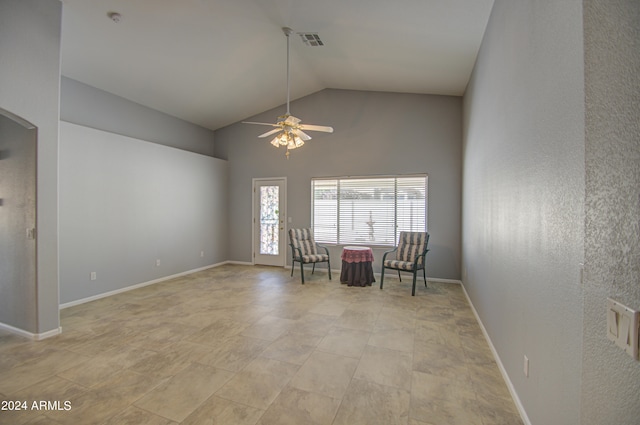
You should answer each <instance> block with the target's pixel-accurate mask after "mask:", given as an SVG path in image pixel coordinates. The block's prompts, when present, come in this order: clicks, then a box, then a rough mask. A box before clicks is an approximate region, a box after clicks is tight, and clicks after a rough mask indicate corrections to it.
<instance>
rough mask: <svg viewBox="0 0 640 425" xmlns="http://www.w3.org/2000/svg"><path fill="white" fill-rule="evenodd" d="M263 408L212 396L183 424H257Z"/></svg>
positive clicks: (182, 424)
mask: <svg viewBox="0 0 640 425" xmlns="http://www.w3.org/2000/svg"><path fill="white" fill-rule="evenodd" d="M263 413H264V411H263V410H260V409H255V408H253V407H249V406H246V405H244V404H240V403H235V402H233V401H230V400H225V399H223V398H220V397H216V396H215V395H214V396H211V397H209V399H207V400H206V401H205V402H204V403H202V404H201V405H200V407H198V408H197V409H196V410H195V411H194V412H193V413H191V414H190V415H189V416H188V417H187V418H186V419H185V420H184V421H182V422H181V425H227V424H228V425H255V424H256V422H257V421H258V419H260V416H262V414H263Z"/></svg>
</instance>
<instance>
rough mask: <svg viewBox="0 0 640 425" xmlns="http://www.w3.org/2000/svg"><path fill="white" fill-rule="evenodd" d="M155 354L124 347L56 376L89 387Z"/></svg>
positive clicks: (95, 357)
mask: <svg viewBox="0 0 640 425" xmlns="http://www.w3.org/2000/svg"><path fill="white" fill-rule="evenodd" d="M155 354H156V353H155V352H154V351H149V350H145V349H142V348H136V347H129V346H125V347H122V348H117V349H112V350H109V351H105V352H104V353H100V354H98V355H97V356H93V357H91V360H90V361H86V362H83V363H80V364H79V365H77V366H73V367H71V368H69V369H67V370H65V371H63V372H60V373H59V374H58V376H61V377H63V378H65V379H68V380H70V381H74V382H77V383H78V384H80V385H84V386H85V387H91V386H93V385H96V384H98V383H100V382H102V381H105V380H107V379H109V378H110V377H111V376H112V375H113V373H114V372H115V371H118V370H122V369H126V368H128V367H131V366H133V365H135V364H136V363H138V362H142V361H144V360H145V359H148V358H149V357H151V356H154V355H155Z"/></svg>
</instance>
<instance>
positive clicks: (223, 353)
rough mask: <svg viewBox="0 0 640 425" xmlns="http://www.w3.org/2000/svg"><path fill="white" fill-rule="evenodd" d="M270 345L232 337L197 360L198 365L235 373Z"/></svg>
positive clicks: (259, 340) (269, 342) (255, 340)
mask: <svg viewBox="0 0 640 425" xmlns="http://www.w3.org/2000/svg"><path fill="white" fill-rule="evenodd" d="M270 344H271V341H267V340H264V339H258V338H249V337H245V336H241V335H236V336H232V337H229V338H226V339H223V340H220V341H218V343H217V344H216V345H215V346H213V347H211V348H210V350H209V351H207V352H206V353H204V354H203V355H202V356H201V357H199V358H198V363H202V364H205V365H209V366H214V367H217V368H221V369H225V370H230V371H233V372H237V371H239V370H241V369H243V368H244V367H245V366H246V365H248V364H249V363H251V361H253V360H254V359H255V358H256V357H258V356H259V355H260V354H261V353H262V352H263V351H264V350H265V349H266V348H267V347H268V346H269V345H270Z"/></svg>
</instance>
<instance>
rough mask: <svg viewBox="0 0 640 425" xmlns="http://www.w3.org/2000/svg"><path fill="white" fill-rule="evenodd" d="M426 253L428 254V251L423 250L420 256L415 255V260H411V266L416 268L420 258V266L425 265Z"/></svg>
mask: <svg viewBox="0 0 640 425" xmlns="http://www.w3.org/2000/svg"><path fill="white" fill-rule="evenodd" d="M427 252H429V250H428V249H425V250H424V251H423V252H422V253H421V254H418V255H416V258H415V259H414V260H413V265H414V267H416V266H417V265H418V260H419V259H420V257H422V265H423V266H424V265H425V261H426V258H425V257H426V255H427Z"/></svg>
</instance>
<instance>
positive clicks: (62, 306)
mask: <svg viewBox="0 0 640 425" xmlns="http://www.w3.org/2000/svg"><path fill="white" fill-rule="evenodd" d="M228 263H230V262H229V261H223V262H222V263H217V264H211V265H209V266H204V267H200V268H197V269H193V270H187V271H185V272H181V273H177V274H173V275H171V276H164V277H161V278H159V279H154V280H150V281H148V282H142V283H138V284H135V285H131V286H126V287H124V288H120V289H116V290H113V291H109V292H103V293H101V294H97V295H93V296H91V297H87V298H82V299H80V300H75V301H70V302H68V303H64V304H60V310H62V309H65V308H69V307H73V306H76V305H80V304H84V303H88V302H90V301H95V300H99V299H101V298H106V297H110V296H111V295H116V294H120V293H122V292H128V291H133V290H134V289H138V288H144V287H145V286H149V285H153V284H156V283H160V282H164V281H166V280H169V279H174V278H176V277H180V276H186V275H188V274H192V273H196V272H199V271H202V270H207V269H211V268H213V267H218V266H222V265H224V264H228Z"/></svg>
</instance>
